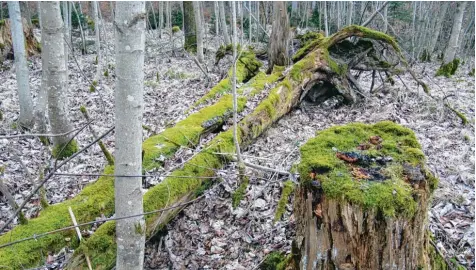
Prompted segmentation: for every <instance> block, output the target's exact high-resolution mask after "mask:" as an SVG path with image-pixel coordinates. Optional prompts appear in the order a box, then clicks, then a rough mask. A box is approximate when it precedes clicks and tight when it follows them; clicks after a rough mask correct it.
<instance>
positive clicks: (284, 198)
mask: <svg viewBox="0 0 476 270" xmlns="http://www.w3.org/2000/svg"><path fill="white" fill-rule="evenodd" d="M293 190H294V184H293V182H292V181H291V180H288V181H286V182H284V184H283V191H282V192H281V198H280V199H279V201H278V207H277V208H276V214H275V215H274V222H276V221H278V220H280V219H281V217H282V216H283V214H284V210H285V209H286V204H287V203H288V199H289V195H291V193H292V192H293Z"/></svg>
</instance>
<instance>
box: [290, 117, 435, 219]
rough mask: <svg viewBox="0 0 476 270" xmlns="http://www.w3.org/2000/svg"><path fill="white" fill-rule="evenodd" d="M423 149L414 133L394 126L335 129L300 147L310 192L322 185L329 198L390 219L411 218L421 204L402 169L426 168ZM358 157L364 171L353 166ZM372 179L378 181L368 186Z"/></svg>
mask: <svg viewBox="0 0 476 270" xmlns="http://www.w3.org/2000/svg"><path fill="white" fill-rule="evenodd" d="M374 138H380V139H378V140H379V143H378V144H376V145H374V144H372V143H371V142H372V140H373V139H374ZM356 149H358V150H356ZM420 149H421V146H420V144H419V143H418V141H417V139H416V137H415V134H414V133H413V131H411V130H410V129H408V128H405V127H402V126H400V125H397V124H395V123H393V122H390V121H383V122H379V123H377V124H374V125H366V124H362V123H352V124H348V125H345V126H335V127H332V128H329V129H327V130H324V131H322V132H319V133H318V135H317V136H316V137H315V138H313V139H311V140H309V141H308V142H307V143H306V144H305V145H304V146H302V147H301V159H302V161H301V164H300V165H299V172H300V176H301V182H302V184H303V185H308V186H310V185H311V184H312V183H314V182H315V181H317V182H319V184H320V185H321V186H322V189H323V191H324V194H325V195H326V196H327V197H329V198H335V199H344V200H347V201H350V202H351V203H357V204H360V205H362V206H363V207H364V208H366V209H376V210H378V211H381V212H382V213H383V214H384V215H385V216H391V217H394V216H397V215H404V216H407V217H411V216H413V214H414V213H415V211H416V205H417V202H416V201H415V199H414V198H413V193H414V190H413V187H412V184H411V183H409V182H408V181H406V180H405V177H404V175H403V167H402V166H403V165H404V164H408V166H412V167H415V168H424V162H425V156H424V154H423V152H422V151H421V150H420ZM354 157H360V158H361V160H362V162H364V161H366V163H367V164H366V165H365V167H364V166H355V165H354V164H352V163H350V162H354V161H349V160H351V159H352V158H354ZM346 159H347V160H346ZM384 159H386V160H388V161H387V162H385V163H384V164H383V165H382V164H380V165H378V164H377V163H378V162H376V161H375V160H384ZM359 162H360V161H359ZM362 168H364V169H362ZM425 172H426V173H427V174H429V175H431V173H430V172H429V171H425ZM369 175H371V176H372V178H379V179H371V180H368V179H370V178H371V177H369ZM429 175H428V176H427V177H426V180H425V181H427V182H428V184H429V185H430V187H433V189H434V186H435V185H437V181H436V183H435V180H436V178H434V177H433V178H430V177H429ZM374 176H375V177H374Z"/></svg>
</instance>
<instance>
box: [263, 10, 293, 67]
mask: <svg viewBox="0 0 476 270" xmlns="http://www.w3.org/2000/svg"><path fill="white" fill-rule="evenodd" d="M269 40H270V42H269V49H268V59H269V68H268V74H269V73H271V71H272V70H273V67H274V65H278V66H287V65H288V64H289V55H288V50H287V48H288V43H289V19H288V12H287V10H286V5H285V2H282V1H275V2H273V30H272V32H271V38H270V39H269Z"/></svg>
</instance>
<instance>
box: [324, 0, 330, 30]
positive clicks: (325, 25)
mask: <svg viewBox="0 0 476 270" xmlns="http://www.w3.org/2000/svg"><path fill="white" fill-rule="evenodd" d="M323 5H324V33H325V34H326V37H327V36H329V20H328V19H327V2H326V1H324V3H323Z"/></svg>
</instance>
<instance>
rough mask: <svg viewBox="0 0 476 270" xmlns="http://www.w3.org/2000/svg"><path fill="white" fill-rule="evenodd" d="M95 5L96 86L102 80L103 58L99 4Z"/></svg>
mask: <svg viewBox="0 0 476 270" xmlns="http://www.w3.org/2000/svg"><path fill="white" fill-rule="evenodd" d="M91 3H92V5H93V15H94V34H95V37H96V40H95V44H96V76H94V81H95V82H96V84H97V83H98V82H99V78H101V69H102V68H101V65H102V59H101V58H102V56H101V40H100V38H99V29H100V25H101V24H100V21H99V10H98V9H99V7H98V5H99V2H95V1H94V2H91Z"/></svg>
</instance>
